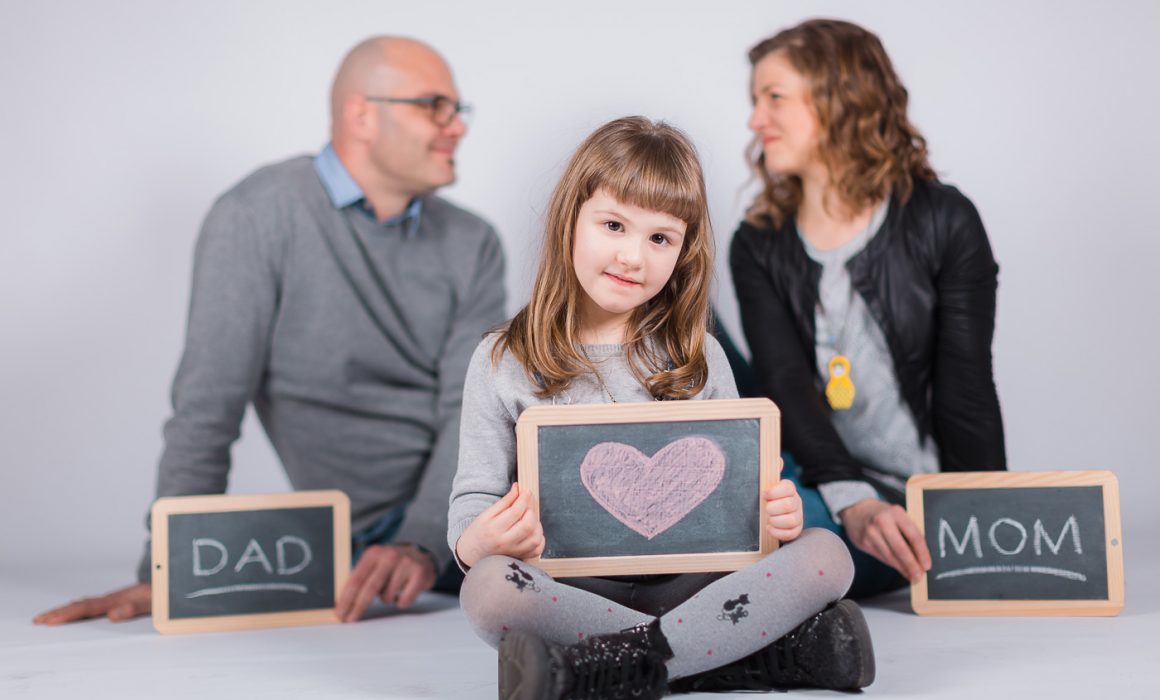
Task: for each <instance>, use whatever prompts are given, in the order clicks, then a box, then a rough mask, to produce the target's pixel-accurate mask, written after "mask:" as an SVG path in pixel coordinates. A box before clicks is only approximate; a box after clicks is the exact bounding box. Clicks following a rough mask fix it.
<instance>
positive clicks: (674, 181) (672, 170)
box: [589, 154, 705, 224]
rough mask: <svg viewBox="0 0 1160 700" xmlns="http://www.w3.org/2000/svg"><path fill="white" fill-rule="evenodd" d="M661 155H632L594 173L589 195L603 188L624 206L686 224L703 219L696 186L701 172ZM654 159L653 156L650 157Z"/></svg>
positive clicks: (694, 166)
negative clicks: (627, 205) (671, 218)
mask: <svg viewBox="0 0 1160 700" xmlns="http://www.w3.org/2000/svg"><path fill="white" fill-rule="evenodd" d="M658 155H660V154H633V156H634V157H630V158H625V159H623V160H622V161H621V162H620V163H616V164H614V165H612V166H611V167H608V168H606V169H604V172H597V173H594V177H593V182H592V186H591V187H590V189H589V196H591V195H592V193H594V192H596V190H599V189H603V190H605V191H606V192H608V193H609V194H610V195H612V196H613V197H615V198H616V199H617V200H618V201H620V202H624V203H625V204H631V205H633V206H637V207H640V208H642V209H648V210H651V211H659V212H664V213H665V214H668V215H669V216H673V217H676V218H678V219H680V220H681V221H684V222H685V223H686V224H694V223H695V222H697V221H699V220H700V219H701V218H702V215H703V213H704V211H703V209H704V206H705V205H704V200H703V197H702V194H701V191H700V188H699V187H698V186H697V183H699V182H700V181H701V177H700V172H698V169H697V168H696V165H695V164H693V165H692V166H691V167H690V165H689V164H687V163H682V162H680V160H679V159H677V158H673V157H672V154H666V155H668V156H669V157H667V158H662V157H656V156H658ZM649 156H654V157H651V158H650V157H649Z"/></svg>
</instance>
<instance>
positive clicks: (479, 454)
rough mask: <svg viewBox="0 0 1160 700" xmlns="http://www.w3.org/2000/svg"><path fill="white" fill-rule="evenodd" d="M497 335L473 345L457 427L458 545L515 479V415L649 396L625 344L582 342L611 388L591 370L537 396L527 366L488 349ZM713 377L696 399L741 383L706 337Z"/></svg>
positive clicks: (717, 395)
mask: <svg viewBox="0 0 1160 700" xmlns="http://www.w3.org/2000/svg"><path fill="white" fill-rule="evenodd" d="M498 338H499V336H498V335H496V334H492V335H489V336H488V337H487V338H485V339H484V340H483V342H482V343H480V344H479V347H477V348H476V349H475V354H474V355H473V356H472V358H471V364H470V365H469V366H468V368H467V380H466V382H465V384H464V387H463V421H462V425H461V426H460V432H459V470H458V471H457V472H456V473H455V481H454V483H453V485H452V487H451V507H450V513H449V514H448V516H447V522H448V527H447V544H448V545H449V546H450V547H451V550H452V551H455V543H456V542H458V541H459V537H460V536H461V535H462V534H463V531H464V530H466V529H467V526H468V525H470V524H471V521H472V520H475V518H476V516H478V515H479V514H480V513H482V512H483V511H484V510H486V509H487V508H488V507H489V506H491V504H493V503H495V502H496V501H498V500H499V499H500V498H502V497H503V495H504V494H506V493H507V492H508V489H510V488H511V484H512V482H513V481H515V479H516V420H517V419H518V418H519V417H520V414H521V413H523V412H524V409H526V408H528V407H530V406H540V405H545V404H547V405H553V404H592V403H608V402H609V397H608V393H611V394H612V398H614V399H615V400H616V402H617V403H632V402H642V401H644V402H647V401H652V397H651V396H650V395H649V393H648V390H647V389H645V387H644V386H642V385H641V384H640V383H639V382H638V381H637V380H636V377H634V376H633V375H632V371H631V369H629V366H628V363H627V361H626V359H625V356H624V350H623V349H622V347H621V346H620V345H585V346H584V352H585V353H587V355H588V357H589V358H590V359H591V360H592V361H593V362H594V363H596V366H597V369H598V370H599V372H600V377H601V378H602V379H603V380H604V384H605V386H607V388H608V393H606V392H605V390H604V389H603V388H602V387H601V386H600V383H599V382H598V381H597V379H596V377H595V376H594V375H583V376H580V377H578V378H577V379H576V380H574V381H573V382H572V385H571V386H570V387H569V388H568V389H566V390H565V391H563V392H562V393H560V394H558V395H556V396H554V397H552V398H548V399H541V398H538V397H537V396H536V395H535V393H534V392H535V390H536V387H535V386H534V385H533V384H532V383H531V382H530V381H529V380H528V375H527V373H526V372H524V368H523V366H522V365H520V364H519V362H518V361H516V359H515V358H513V357H512V356H511V354H510V353H505V354H504V356H503V359H502V360H501V361H500V363H499V366H498V367H493V366H492V363H491V350H492V347H494V345H495V343H496V341H497V340H498ZM705 356H706V359H707V360H708V362H709V378H708V381H707V382H706V384H705V388H704V389H702V390H701V393H699V394H697V395H696V396H695V397H694V399H735V398H737V386H736V385H735V384H734V382H733V372H732V370H730V368H729V360H727V359H726V358H725V351H724V350H722V349H721V346H720V344H718V343H717V339H716V338H714V337H712V336H711V335H706V337H705Z"/></svg>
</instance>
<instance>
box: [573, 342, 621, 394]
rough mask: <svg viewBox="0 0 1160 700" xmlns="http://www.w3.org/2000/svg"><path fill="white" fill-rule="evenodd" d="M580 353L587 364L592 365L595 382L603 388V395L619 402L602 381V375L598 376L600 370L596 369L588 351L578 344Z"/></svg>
mask: <svg viewBox="0 0 1160 700" xmlns="http://www.w3.org/2000/svg"><path fill="white" fill-rule="evenodd" d="M580 353H581V354H582V355H584V359H585V360H588V364H590V365H592V373H593V374H595V375H596V383H597V384H599V385H600V388H601V389H603V390H604V393H605V395H606V396H608V400H609V401H611V402H612V403H620V402H619V401H617V400H616V397H615V396H613V395H612V392H611V391H609V390H608V385H607V384H605V383H604V377H602V376H600V370H598V369H596V363H595V362H593V361H592V358H591V357H589V356H588V351H587V350H585V349H584V346H583V345H581V346H580Z"/></svg>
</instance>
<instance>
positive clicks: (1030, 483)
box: [906, 470, 1124, 616]
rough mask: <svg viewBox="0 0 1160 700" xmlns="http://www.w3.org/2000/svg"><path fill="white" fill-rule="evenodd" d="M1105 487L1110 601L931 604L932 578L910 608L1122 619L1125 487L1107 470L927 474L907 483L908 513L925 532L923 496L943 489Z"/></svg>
mask: <svg viewBox="0 0 1160 700" xmlns="http://www.w3.org/2000/svg"><path fill="white" fill-rule="evenodd" d="M1067 486H1102V487H1103V497H1104V498H1103V500H1104V538H1105V544H1106V547H1105V552H1106V558H1107V567H1108V568H1107V572H1108V598H1107V600H931V599H930V598H929V597H928V596H927V593H928V589H927V576H926V575H925V574H924V575H923V577H922V579H921V580H919V581H918V582H917V583H915V584H912V585H911V587H910V605H911V607H912V608H914V611H915V612H916V613H918V614H919V615H979V616H985V615H1019V616H1038V615H1076V616H1112V615H1118V614H1119V612H1120V610H1122V609H1123V607H1124V537H1123V532H1122V531H1121V529H1120V489H1119V482H1118V480H1117V479H1116V475H1115V474H1113V473H1112V472H1110V471H1106V470H1088V471H1050V472H948V473H942V474H922V475H919V476H913V477H911V478H910V479H909V480H908V481H907V483H906V510H907V512H908V513H909V514H910V516H911V518H913V519H914V521H915V522H916V523H917V524H918V527H919V530H922V531H923V536H924V537H925V536H926V532H925V520H924V517H923V516H924V510H923V509H924V505H923V494H924V493H925V492H926V491H928V490H938V489H986V488H995V489H1014V488H1035V487H1067Z"/></svg>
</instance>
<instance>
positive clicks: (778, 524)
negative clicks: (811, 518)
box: [765, 479, 805, 542]
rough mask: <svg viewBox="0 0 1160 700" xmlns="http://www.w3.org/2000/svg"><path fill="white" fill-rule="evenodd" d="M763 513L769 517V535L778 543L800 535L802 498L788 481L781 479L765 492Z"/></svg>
mask: <svg viewBox="0 0 1160 700" xmlns="http://www.w3.org/2000/svg"><path fill="white" fill-rule="evenodd" d="M765 498H766V502H765V512H766V514H768V515H769V534H770V535H772V536H773V538H774V539H776V540H778V541H780V542H789V541H790V540H794V539H797V536H798V535H800V534H802V523H804V522H805V516H804V515H803V514H802V497H801V496H799V495H798V492H797V487H796V486H794V484H793V482H792V481H790V480H789V479H782V480H780V481H778V482H777V483H776V484H774V485H773V486H771V487H770V488H769V489H767V490H766V491H765Z"/></svg>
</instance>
